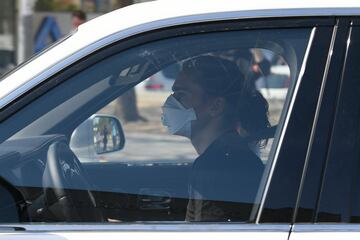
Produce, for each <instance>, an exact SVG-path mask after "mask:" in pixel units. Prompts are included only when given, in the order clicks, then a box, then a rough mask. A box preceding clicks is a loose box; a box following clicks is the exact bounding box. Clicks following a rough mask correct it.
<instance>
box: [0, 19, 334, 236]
mask: <svg viewBox="0 0 360 240" xmlns="http://www.w3.org/2000/svg"><path fill="white" fill-rule="evenodd" d="M334 25H335V19H333V18H318V19H317V18H314V19H313V18H304V19H300V18H294V19H291V18H290V19H284V20H280V19H260V20H247V21H241V20H236V21H235V20H227V21H217V22H207V23H196V24H189V25H186V26H178V27H174V28H169V29H161V30H158V31H155V32H150V33H142V34H140V35H139V36H135V37H134V38H133V39H128V40H122V41H120V42H118V43H116V44H112V45H111V46H108V47H104V48H103V49H101V50H99V51H98V52H96V53H94V54H91V55H89V56H88V57H86V58H84V59H82V60H80V61H79V62H77V63H76V64H74V65H73V66H70V67H69V68H68V69H66V70H65V71H64V72H61V73H59V74H58V75H57V76H55V77H54V78H51V79H48V81H47V82H48V83H50V84H45V85H43V86H41V87H40V88H41V89H40V90H37V91H39V92H41V93H42V94H41V95H40V96H37V97H36V98H31V94H30V97H29V95H28V97H27V98H24V99H23V100H22V101H24V102H23V103H26V104H24V105H23V104H21V105H22V106H23V107H21V108H19V109H17V111H16V112H13V111H11V113H12V114H8V115H7V116H6V118H5V116H3V118H2V119H3V123H2V125H1V126H0V130H1V131H2V132H4V133H5V134H4V135H3V136H1V141H2V142H3V141H5V142H4V143H3V146H5V147H7V148H9V146H10V147H11V149H13V151H15V152H19V153H20V157H19V159H18V161H19V164H15V165H7V169H5V170H6V171H5V170H4V171H3V173H2V175H1V176H2V177H3V178H5V179H6V180H7V181H9V182H10V183H12V184H13V185H14V186H15V187H16V188H19V189H21V191H22V193H23V194H24V195H25V197H26V198H27V199H25V200H27V201H28V204H29V205H30V206H33V208H35V211H34V212H30V213H29V214H30V215H31V214H35V215H33V216H32V217H30V220H27V221H25V220H20V221H19V222H15V223H6V222H5V223H4V224H3V225H4V226H8V227H9V226H10V227H11V226H20V227H23V228H24V229H25V230H29V232H27V231H25V232H23V233H22V236H31V234H33V233H31V232H30V231H31V230H36V231H40V232H38V233H37V234H36V237H39V238H41V237H46V238H47V239H48V238H50V237H52V236H53V237H54V239H56V237H58V238H61V237H63V238H65V239H72V238H78V237H80V236H81V237H86V236H99V237H100V236H104V237H105V236H106V237H109V238H114V239H115V238H119V237H129V238H138V237H142V238H145V239H146V238H149V239H150V238H153V237H156V238H160V239H161V238H164V239H165V238H169V237H170V238H183V237H186V238H190V239H191V238H193V239H195V238H196V239H198V238H216V239H218V238H243V239H249V238H250V239H287V238H288V234H289V231H290V224H291V222H292V218H293V213H294V209H295V207H296V203H297V196H298V195H297V194H298V190H299V186H300V183H301V176H302V174H303V167H304V163H305V159H306V156H307V149H308V143H309V140H310V139H311V134H312V132H311V131H312V127H313V123H314V118H315V112H316V109H317V103H318V97H319V94H320V93H321V89H322V82H323V77H324V74H325V72H326V71H325V70H326V69H327V68H326V67H328V65H327V64H328V62H327V61H328V51H329V47H330V46H331V39H332V37H334V35H336V34H335V33H336V28H337V27H336V26H335V27H334ZM202 55H206V56H211V57H216V58H221V59H224V60H226V61H231V62H233V63H234V62H236V63H237V64H239V65H237V66H238V67H239V68H244V69H245V73H246V74H245V75H246V76H248V75H251V76H252V77H253V78H250V77H248V78H247V80H249V84H252V86H253V87H254V89H256V91H258V92H259V93H260V94H261V95H262V96H263V97H264V98H265V99H266V101H267V102H268V104H269V116H270V117H271V119H270V122H271V124H272V128H271V129H272V130H271V131H270V133H269V132H268V131H262V132H259V133H257V134H254V135H253V136H252V137H254V139H253V140H258V141H264V142H265V143H267V145H266V147H265V148H259V147H258V145H249V148H251V150H252V151H253V154H255V155H257V156H258V158H259V159H261V161H262V164H263V165H264V171H263V173H262V178H261V182H260V183H259V186H258V187H257V188H256V189H252V191H253V192H256V196H255V198H254V199H253V201H252V202H250V208H249V203H246V204H245V205H244V204H243V202H236V203H235V205H234V207H233V208H232V210H233V212H234V213H238V212H242V211H245V212H246V217H245V218H243V219H242V220H241V221H239V220H237V221H235V220H232V219H231V218H229V219H228V220H227V221H219V220H214V221H212V222H211V223H209V222H207V221H201V220H200V221H195V222H188V221H184V220H185V215H186V211H187V208H188V207H187V206H188V200H189V198H191V196H190V195H189V194H188V190H189V179H190V178H191V176H190V175H191V174H192V171H193V168H194V166H193V165H194V161H197V160H195V159H196V158H197V157H198V156H197V155H196V153H194V152H190V151H189V149H190V148H189V146H191V145H190V144H191V143H190V142H189V140H186V139H184V138H181V139H180V138H175V137H174V136H172V135H169V134H165V133H164V132H163V130H164V129H163V128H162V127H161V126H160V119H161V113H160V108H161V105H156V106H155V107H153V108H152V109H150V110H149V108H148V107H149V106H148V105H146V106H144V105H142V107H139V109H140V114H145V113H146V114H149V112H150V115H147V116H149V117H148V120H147V121H140V122H138V123H135V125H131V123H130V125H127V124H126V123H124V121H121V122H122V125H123V127H124V129H125V130H124V132H125V138H126V137H127V136H128V139H127V141H128V142H127V143H125V148H124V149H123V150H121V151H119V152H114V154H115V155H111V156H110V155H102V156H103V158H102V161H95V162H94V161H82V162H81V163H80V165H81V166H82V167H79V169H83V170H81V171H84V173H86V175H87V180H88V182H89V186H87V187H84V185H80V188H79V186H69V188H70V189H71V190H72V191H75V192H77V193H80V195H72V197H73V199H72V200H74V201H76V200H81V199H74V198H76V196H82V195H81V194H84V193H85V196H86V198H94V199H95V200H96V201H97V203H96V206H95V207H96V210H99V211H100V212H101V214H102V215H103V218H102V221H95V223H93V224H91V225H86V224H88V221H87V220H80V222H81V224H78V223H79V221H78V220H77V221H73V219H72V218H62V217H63V216H62V215H61V214H60V215H57V214H58V213H57V211H54V210H52V209H50V207H49V204H50V203H49V202H47V201H48V199H49V198H50V196H49V195H46V194H47V192H46V190H48V189H50V190H52V192H55V190H56V189H57V188H58V187H59V186H57V185H48V184H47V185H46V186H45V187H44V186H43V184H44V181H46V177H44V176H46V174H45V173H43V172H41V171H40V172H38V173H37V174H40V176H41V177H40V178H37V179H39V180H38V181H30V180H31V179H33V176H30V174H26V173H29V172H30V170H31V168H28V165H26V164H22V163H23V161H26V162H28V163H30V165H31V166H32V164H35V162H37V158H40V160H41V162H42V164H44V165H45V169H43V171H45V172H46V171H51V170H47V169H50V167H46V166H48V165H49V163H48V162H49V161H50V160H49V159H50V157H51V156H52V155H51V147H50V146H48V145H46V144H42V145H41V147H40V150H38V149H34V152H35V154H34V153H33V152H31V154H32V155H31V154H30V153H28V152H27V151H21V150H22V147H23V146H22V145H21V143H24V141H25V143H26V144H28V145H31V144H35V143H36V141H35V140H38V138H39V137H40V138H41V139H44V138H45V139H46V141H50V143H49V144H52V143H55V142H51V141H55V140H56V141H61V142H62V143H63V144H65V145H66V141H65V140H63V139H67V140H68V141H71V136H72V134H73V132H74V130H75V129H76V128H77V127H78V126H79V125H80V124H81V123H82V122H83V121H85V120H86V119H87V118H89V117H90V116H91V115H93V114H98V113H99V112H100V113H104V111H106V110H109V111H110V112H111V111H114V110H116V108H114V107H113V106H114V105H112V104H113V102H112V101H114V100H115V101H116V98H117V97H120V96H122V97H123V94H131V93H132V94H134V92H136V94H137V97H138V98H139V102H138V103H139V106H140V105H141V104H145V103H147V104H149V101H150V100H153V99H155V95H152V94H150V97H149V96H147V98H146V97H145V98H144V100H141V99H140V98H141V97H144V95H149V94H148V93H147V92H145V93H144V92H143V93H141V92H140V90H139V91H138V89H136V88H135V86H136V85H137V84H138V83H139V82H141V81H143V80H145V79H147V78H148V77H150V76H151V75H153V74H156V72H159V71H161V70H162V69H164V68H165V67H167V66H168V65H169V64H179V63H181V64H184V63H186V61H185V60H186V59H189V58H190V59H191V58H194V57H198V56H202ZM266 62H268V63H266ZM244 66H245V67H244ZM266 66H267V67H266ZM279 68H280V69H281V68H283V69H285V71H284V72H285V73H281V74H279V73H277V72H276V70H274V69H279ZM244 69H243V70H244ZM258 69H260V71H257V70H258ZM266 69H267V73H266V71H265V70H266ZM250 73H251V74H250ZM251 81H252V82H251ZM270 81H278V82H277V83H276V84H275V85H272V84H269V83H270ZM51 83H53V84H51ZM34 91H35V90H34ZM144 91H147V90H144ZM32 94H35V93H34V92H33V93H32ZM167 95H171V92H167V93H166V95H165V96H164V95H161V96H158V97H159V98H160V99H161V101H158V102H157V103H161V104H162V102H163V101H164V100H165V99H166V96H167ZM13 107H15V108H16V106H13ZM146 108H147V109H146ZM146 110H147V112H146ZM250 110H251V109H250ZM107 114H108V113H107ZM243 114H245V113H243ZM120 117H121V116H120ZM120 117H119V118H120ZM21 119H26V121H20V120H21ZM250 120H251V119H250ZM151 121H154V122H151ZM149 124H154V125H155V126H156V129H155V130H156V131H159V132H155V133H154V131H155V130H153V131H148V128H145V127H146V126H147V125H149ZM94 126H95V125H94ZM99 126H100V125H96V127H97V128H98V127H99ZM12 129H14V130H12ZM269 129H270V128H269ZM5 130H6V131H5ZM95 132H96V130H95V128H94V139H95V138H96V135H95ZM54 135H55V136H56V137H52V136H54ZM102 135H103V139H104V134H102ZM145 136H146V137H145ZM19 139H20V140H19ZM24 139H25V140H24ZM26 139H30V141H26ZM34 139H35V140H34ZM53 139H55V140H53ZM109 139H110V138H109ZM21 140H22V141H21ZM17 141H19V142H17ZM110 142H111V141H110ZM171 143H173V145H171ZM127 144H128V145H127ZM51 146H52V145H51ZM36 147H38V146H36ZM170 147H171V151H166V152H163V150H164V148H165V149H166V148H170ZM34 148H35V147H34ZM103 148H104V149H105V148H106V146H103ZM49 152H50V153H49ZM73 152H74V153H75V158H76V157H77V158H79V156H76V151H75V150H73ZM67 153H68V154H70V153H69V151H68V152H67ZM49 154H50V155H49ZM33 156H35V159H33ZM49 156H50V157H49ZM99 156H101V154H99ZM160 157H162V158H164V159H162V160H163V161H159V158H160ZM139 158H140V160H141V161H137V160H139ZM144 158H146V160H147V162H146V161H145V162H144ZM179 159H180V160H179ZM100 160H101V159H100ZM4 161H5V160H4ZM77 164H78V163H76V164H73V165H77ZM68 165H69V166H68ZM68 165H66V164H65V165H63V167H65V168H71V166H70V165H71V164H68ZM40 169H42V168H41V167H40ZM79 169H75V170H76V171H79ZM76 171H73V172H76ZM218 171H219V172H215V174H214V175H215V176H217V174H218V173H221V174H223V173H224V172H221V171H223V170H222V168H219V169H218ZM5 172H7V173H5ZM73 172H72V173H73ZM12 173H13V174H12ZM225 173H226V172H225ZM33 175H35V174H33ZM250 175H251V173H250ZM44 179H45V180H44ZM246 180H247V179H245V181H244V182H234V183H232V184H231V185H228V186H226V187H227V188H229V189H230V190H231V191H230V192H237V191H242V189H241V188H239V186H244V185H247V184H248V183H247V182H246ZM30 182H31V184H30ZM218 182H221V180H220V179H216V178H215V181H214V183H215V184H214V185H213V187H214V189H215V194H218V195H217V196H216V198H217V200H219V199H220V200H221V201H222V202H230V201H231V199H227V198H226V196H224V195H222V193H223V189H217V188H216V187H215V186H217V185H216V184H217V183H218ZM249 182H251V181H250V180H249ZM46 183H47V182H46ZM52 184H53V183H52ZM248 185H250V184H248ZM44 188H45V190H43V189H44ZM210 189H211V186H210ZM32 191H35V192H36V191H37V194H30V192H31V193H32ZM43 191H44V193H43ZM89 191H90V192H92V194H91V195H88V192H89ZM77 193H76V194H77ZM55 194H56V192H55ZM35 195H36V196H45V197H44V198H40V199H38V198H37V197H34V196H35ZM52 195H54V193H52ZM89 196H90V197H89ZM43 199H45V200H43ZM56 200H57V202H59V201H60V200H61V199H56ZM206 200H214V199H206ZM42 201H45V203H43V202H42ZM174 203H176V204H174ZM37 204H40V206H41V204H45V206H46V207H48V208H45V210H44V207H39V208H37V206H38V205H37ZM64 204H68V203H64ZM231 204H233V202H232V203H231ZM237 204H239V206H238V205H237ZM61 206H66V207H69V206H67V205H61ZM77 206H78V207H79V208H80V206H79V205H77ZM29 208H31V207H29ZM59 209H60V210H61V208H59V207H57V208H56V209H55V210H59ZM72 209H73V208H72ZM75 210H76V208H75ZM84 210H85V211H86V208H85V209H84ZM43 211H50V212H51V214H48V215H47V214H43ZM89 211H92V209H91V210H90V209H89ZM79 214H81V213H79ZM104 216H105V218H104ZM32 219H37V220H39V219H40V221H39V222H40V223H39V222H37V223H36V224H32V223H35V221H32ZM54 222H60V223H61V224H54ZM97 223H98V224H97ZM134 223H136V224H134ZM60 230H61V231H62V230H67V231H69V232H59V231H60ZM94 230H96V231H98V232H97V233H93V232H92V231H94ZM42 231H46V234H44V235H43V234H42V233H41V232H42ZM179 231H183V232H181V233H179ZM209 231H210V232H211V233H209ZM28 234H29V235H28ZM12 235H14V234H13V233H11V234H5V233H4V234H3V236H4V237H6V238H8V239H9V238H10V237H11V236H12ZM14 236H16V235H14Z"/></svg>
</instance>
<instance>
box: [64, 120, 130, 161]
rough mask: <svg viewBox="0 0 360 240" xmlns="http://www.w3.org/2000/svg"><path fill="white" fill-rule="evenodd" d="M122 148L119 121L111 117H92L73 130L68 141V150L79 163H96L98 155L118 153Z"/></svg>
mask: <svg viewBox="0 0 360 240" xmlns="http://www.w3.org/2000/svg"><path fill="white" fill-rule="evenodd" d="M124 146H125V136H124V132H123V130H122V127H121V124H120V121H119V120H118V119H117V118H116V117H114V116H111V115H100V114H94V115H92V116H91V117H90V118H88V119H87V120H85V121H84V122H83V123H82V124H80V125H79V126H78V127H77V128H76V129H75V130H74V132H73V133H72V135H71V139H70V148H71V150H72V151H73V152H74V153H75V155H76V156H77V157H78V158H79V160H80V161H81V162H88V161H94V160H95V161H97V160H99V158H98V155H104V154H106V153H111V152H116V151H120V150H121V149H123V148H124Z"/></svg>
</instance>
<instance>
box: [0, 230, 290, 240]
mask: <svg viewBox="0 0 360 240" xmlns="http://www.w3.org/2000/svg"><path fill="white" fill-rule="evenodd" d="M287 237H288V233H287V232H282V233H273V232H121V233H119V232H112V231H110V232H48V233H37V232H33V233H20V234H19V233H0V239H4V240H5V239H6V240H10V239H11V240H20V239H21V240H24V239H26V240H43V239H44V240H45V239H46V240H49V239H51V240H73V239H74V240H75V239H76V240H78V239H86V240H99V239H106V240H115V239H116V240H118V239H124V240H125V239H126V240H140V239H141V240H170V239H171V240H184V239H186V240H221V239H226V240H241V239H244V240H265V239H266V240H286V239H287Z"/></svg>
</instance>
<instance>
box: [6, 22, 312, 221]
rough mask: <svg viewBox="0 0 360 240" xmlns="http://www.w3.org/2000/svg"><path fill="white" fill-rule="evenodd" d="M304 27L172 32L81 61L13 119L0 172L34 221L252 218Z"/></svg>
mask: <svg viewBox="0 0 360 240" xmlns="http://www.w3.org/2000/svg"><path fill="white" fill-rule="evenodd" d="M309 35H310V29H300V28H297V29H279V30H278V29H274V30H247V31H233V32H221V33H209V34H197V35H193V36H185V37H176V38H168V39H166V40H161V41H155V42H152V43H149V44H144V45H141V46H138V47H134V48H132V49H129V50H126V51H124V52H120V53H117V54H115V55H113V56H111V57H108V58H106V59H105V60H102V61H100V62H98V63H96V64H94V65H92V66H89V67H86V68H85V69H84V70H82V71H80V72H78V73H77V74H75V75H74V76H72V77H71V78H69V79H68V80H67V81H65V82H64V83H62V84H61V85H59V86H57V87H56V88H54V89H52V90H51V91H49V92H48V93H46V94H45V95H43V96H42V97H40V98H38V99H37V100H36V101H34V102H33V103H31V104H30V105H28V106H27V107H26V108H25V109H23V110H21V111H19V112H18V113H17V114H16V115H14V116H13V117H12V118H10V119H9V123H12V124H16V127H17V128H18V129H19V130H12V131H13V132H12V137H10V138H9V139H7V140H6V141H5V142H3V143H2V144H1V145H0V149H11V150H12V151H14V152H18V153H19V156H18V159H16V161H12V163H11V164H9V165H8V167H7V168H6V173H3V176H4V177H5V178H6V179H7V180H8V181H9V182H11V183H12V184H13V185H14V186H16V187H18V188H19V189H21V191H22V193H23V194H24V196H25V199H26V200H27V201H28V202H29V203H30V206H29V213H30V214H31V221H34V222H35V221H41V222H53V221H64V222H79V221H80V222H94V221H95V222H132V221H167V222H169V221H196V222H209V221H216V222H253V221H254V217H255V213H256V212H257V206H258V203H259V200H260V197H261V195H262V192H263V188H264V183H265V181H266V179H267V176H268V170H269V169H270V166H271V162H272V161H271V160H272V157H271V156H272V155H273V154H271V152H273V151H274V148H275V145H276V144H273V142H277V137H275V141H273V139H274V136H277V135H278V134H277V133H278V132H279V130H281V128H282V127H283V126H282V122H283V121H282V120H281V119H283V118H284V116H285V114H286V113H287V104H286V102H288V101H289V99H290V98H291V96H292V89H293V88H294V84H295V83H296V79H297V78H298V76H299V71H300V67H301V65H302V61H303V57H304V53H305V50H306V46H307V44H308V39H309ZM168 71H169V72H171V74H170V73H169V72H168ZM151 81H153V82H155V83H154V84H155V85H156V86H163V87H149V84H152V83H151ZM7 129H8V131H9V130H10V131H11V129H15V126H13V128H11V127H9V126H8V127H7ZM4 161H6V158H5V160H4ZM30 173H31V174H30ZM30 210H31V211H30ZM22 221H25V220H22Z"/></svg>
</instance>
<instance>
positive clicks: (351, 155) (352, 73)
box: [316, 27, 360, 223]
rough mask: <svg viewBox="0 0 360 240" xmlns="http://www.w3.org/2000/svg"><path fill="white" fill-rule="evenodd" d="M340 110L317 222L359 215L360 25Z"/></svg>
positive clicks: (350, 47)
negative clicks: (359, 60)
mask: <svg viewBox="0 0 360 240" xmlns="http://www.w3.org/2000/svg"><path fill="white" fill-rule="evenodd" d="M347 43H348V51H347V56H346V61H345V65H344V66H345V70H344V74H343V78H342V80H341V85H340V89H341V92H340V94H339V100H338V104H337V114H336V117H335V122H334V129H333V131H332V138H331V142H330V145H329V151H328V158H327V162H326V166H325V173H324V177H323V187H322V190H321V193H320V195H319V209H318V212H317V218H316V221H317V222H354V223H358V222H359V219H360V217H359V216H360V202H359V196H360V195H359V194H360V191H359V184H360V182H359V180H360V179H359V166H360V165H359V163H360V162H359V161H360V158H359V156H360V155H359V153H360V152H359V144H360V142H359V136H360V135H359V133H360V125H359V119H360V111H359V110H360V104H359V101H357V100H356V99H358V96H359V94H360V85H359V79H360V74H359V71H358V59H359V58H360V29H359V27H352V28H351V30H350V33H349V38H348V42H347Z"/></svg>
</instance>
